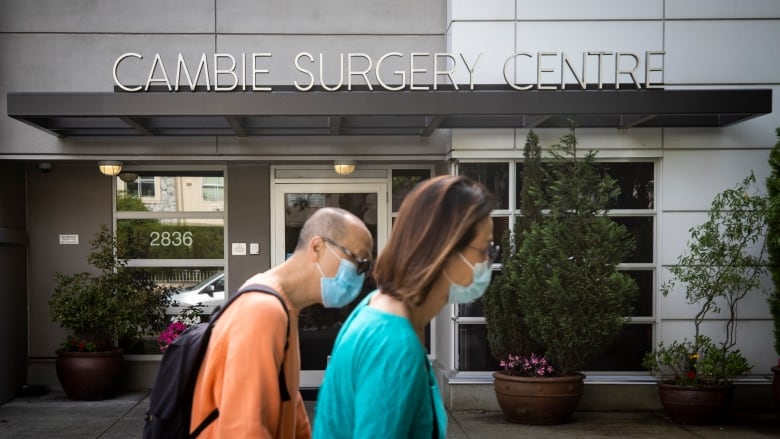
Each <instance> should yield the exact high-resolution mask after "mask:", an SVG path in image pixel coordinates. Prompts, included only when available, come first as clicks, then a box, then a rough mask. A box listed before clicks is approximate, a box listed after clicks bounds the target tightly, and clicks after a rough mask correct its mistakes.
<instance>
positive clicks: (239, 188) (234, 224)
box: [225, 164, 271, 293]
mask: <svg viewBox="0 0 780 439" xmlns="http://www.w3.org/2000/svg"><path fill="white" fill-rule="evenodd" d="M226 181H227V187H228V194H227V203H228V209H229V212H228V219H227V231H228V237H227V238H228V243H231V242H244V243H247V247H248V246H249V243H250V242H257V243H259V244H260V254H258V255H249V254H247V255H245V256H232V255H230V256H228V264H227V265H228V273H227V282H226V284H225V288H226V290H225V291H229V292H231V293H232V292H233V291H235V290H236V289H238V287H240V286H241V285H242V284H243V283H244V281H245V280H247V279H248V278H249V277H250V276H252V275H253V274H255V273H258V272H261V271H265V270H267V269H269V268H270V267H271V236H270V230H271V225H270V220H271V213H270V209H271V201H270V192H271V189H270V187H269V184H270V177H269V167H268V165H262V164H246V165H239V164H235V165H231V166H229V167H228V171H227V180H226ZM229 247H230V246H229V245H228V248H229ZM228 254H229V253H228Z"/></svg>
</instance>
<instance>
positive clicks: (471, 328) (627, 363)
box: [453, 160, 656, 371]
mask: <svg viewBox="0 0 780 439" xmlns="http://www.w3.org/2000/svg"><path fill="white" fill-rule="evenodd" d="M599 165H600V167H601V169H602V171H603V172H604V173H605V174H607V175H609V176H610V177H612V178H614V179H615V180H617V184H618V186H619V187H620V189H621V195H620V197H618V199H617V200H615V201H614V202H613V204H612V205H611V206H610V211H609V215H610V216H611V217H612V218H613V219H614V220H615V221H616V222H618V223H620V224H623V225H624V226H626V228H628V230H629V231H630V232H631V233H632V234H633V235H634V237H635V239H636V249H635V251H634V253H633V254H632V255H630V256H629V257H628V258H626V260H624V261H623V263H622V264H621V266H620V269H621V270H623V271H625V272H626V273H627V274H629V275H630V276H632V277H633V278H634V279H635V280H636V282H637V285H638V287H639V294H638V297H637V300H636V302H635V303H634V310H633V313H632V315H631V316H626V317H629V318H630V322H629V324H627V325H626V326H624V328H623V330H622V332H621V334H620V335H619V337H618V339H617V340H616V341H615V342H614V343H613V345H612V346H610V347H608V348H607V352H605V353H604V354H603V355H601V356H600V357H599V358H598V359H594V360H593V361H592V363H591V364H589V365H588V366H587V367H586V370H591V371H596V370H598V371H639V370H644V368H642V366H641V361H642V357H643V355H644V352H646V351H650V350H652V321H653V312H654V311H653V296H654V291H655V287H654V282H655V270H656V268H655V255H654V251H653V249H654V248H655V241H656V237H655V216H656V215H655V203H654V200H655V164H654V162H650V161H646V162H600V163H599ZM458 173H459V174H461V175H466V176H468V177H470V178H472V179H475V180H478V181H480V182H482V183H483V184H485V186H486V187H487V188H488V190H490V191H491V192H492V193H493V194H494V196H495V197H496V199H497V201H498V203H497V206H496V209H495V210H494V211H493V213H492V216H493V224H494V236H495V239H496V240H500V239H501V238H502V237H503V236H504V234H506V233H509V230H510V224H513V223H514V221H515V219H516V218H517V217H518V216H520V210H519V206H520V200H519V196H520V191H521V186H522V175H523V163H522V161H521V160H517V161H501V162H461V163H460V164H459V165H458ZM496 263H497V264H496V265H494V266H493V269H494V273H493V277H494V278H495V277H496V276H500V265H498V264H500V261H496ZM453 324H454V325H455V331H454V334H455V337H456V338H455V343H456V348H455V352H456V353H457V358H456V368H457V369H458V370H460V371H490V370H496V369H498V362H497V361H496V360H495V359H494V358H492V356H491V355H490V351H489V348H488V343H487V331H486V326H485V319H484V312H483V310H482V303H481V300H478V301H476V302H474V303H470V304H465V305H458V306H457V307H456V309H455V318H454V321H453Z"/></svg>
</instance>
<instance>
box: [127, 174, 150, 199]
mask: <svg viewBox="0 0 780 439" xmlns="http://www.w3.org/2000/svg"><path fill="white" fill-rule="evenodd" d="M122 183H124V182H122ZM154 183H155V182H154V177H152V176H143V177H141V176H139V177H138V178H137V179H135V180H134V181H130V182H127V183H125V185H126V189H125V190H126V191H127V194H128V195H132V196H135V197H143V198H154V196H155V185H154Z"/></svg>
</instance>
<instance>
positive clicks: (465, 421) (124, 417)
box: [0, 391, 780, 439]
mask: <svg viewBox="0 0 780 439" xmlns="http://www.w3.org/2000/svg"><path fill="white" fill-rule="evenodd" d="M148 404H149V400H148V393H125V394H122V395H120V396H118V397H116V398H114V399H110V400H106V401H96V402H80V401H70V400H68V399H67V398H66V397H65V395H64V394H63V393H62V392H56V391H54V392H49V393H47V394H46V395H43V396H38V397H20V398H16V399H13V400H11V401H9V402H8V403H6V404H4V405H2V406H0V438H3V439H5V438H45V439H49V438H57V439H71V438H73V439H76V438H78V439H85V438H101V439H108V438H139V437H141V432H142V430H143V422H144V421H143V417H144V412H145V411H146V408H147V406H148ZM313 405H314V404H313V403H307V406H308V407H309V409H310V410H311V409H312V408H313ZM447 437H448V438H450V439H504V438H621V439H622V438H664V439H672V438H691V439H694V438H706V439H709V438H713V439H715V438H729V439H759V438H780V414H778V413H738V414H732V415H730V416H729V417H727V418H726V419H724V420H723V423H722V424H718V425H709V426H682V425H677V424H674V423H671V422H670V421H669V420H668V419H666V418H664V417H663V415H662V414H661V413H652V412H576V413H575V414H574V418H573V419H572V422H569V423H567V424H563V425H556V426H529V425H519V424H510V423H507V422H506V421H504V418H503V416H502V415H501V413H497V412H453V413H450V420H449V428H448V434H447Z"/></svg>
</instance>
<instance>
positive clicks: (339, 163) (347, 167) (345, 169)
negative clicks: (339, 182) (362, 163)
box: [333, 160, 355, 175]
mask: <svg viewBox="0 0 780 439" xmlns="http://www.w3.org/2000/svg"><path fill="white" fill-rule="evenodd" d="M333 169H334V170H335V171H336V174H339V175H349V174H351V173H353V172H355V161H354V160H336V161H335V162H333Z"/></svg>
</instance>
